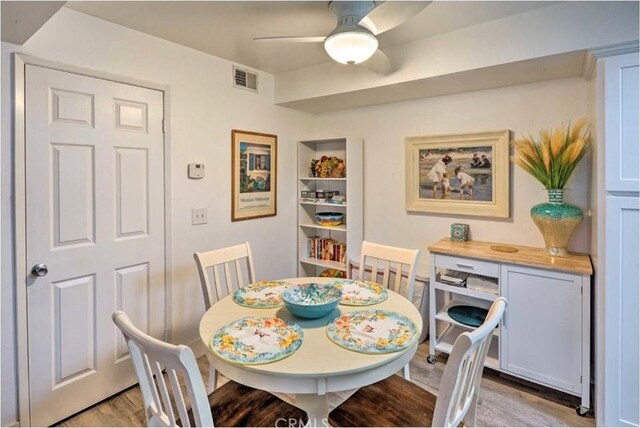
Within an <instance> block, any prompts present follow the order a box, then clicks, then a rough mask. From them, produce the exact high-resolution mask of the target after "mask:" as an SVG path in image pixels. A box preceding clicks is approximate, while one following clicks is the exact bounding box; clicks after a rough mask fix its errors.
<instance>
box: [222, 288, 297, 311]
mask: <svg viewBox="0 0 640 428" xmlns="http://www.w3.org/2000/svg"><path fill="white" fill-rule="evenodd" d="M288 285H289V283H288V282H285V281H260V282H254V283H251V284H249V285H245V286H244V287H242V288H240V289H239V290H238V291H236V292H235V293H234V294H233V301H234V302H236V303H237V304H239V305H240V306H246V307H248V308H257V309H268V308H277V307H278V306H282V305H283V302H282V297H281V295H282V292H283V291H284V289H285V288H286V287H287V286H288Z"/></svg>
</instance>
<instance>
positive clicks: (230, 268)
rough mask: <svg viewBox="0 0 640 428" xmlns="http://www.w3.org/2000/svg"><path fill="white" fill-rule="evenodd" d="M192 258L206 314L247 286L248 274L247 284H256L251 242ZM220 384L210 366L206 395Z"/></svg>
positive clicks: (199, 254) (194, 255) (203, 253)
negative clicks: (196, 270) (194, 262)
mask: <svg viewBox="0 0 640 428" xmlns="http://www.w3.org/2000/svg"><path fill="white" fill-rule="evenodd" d="M193 258H194V259H195V261H196V265H197V266H198V273H199V274H200V284H201V285H202V295H203V297H204V309H205V311H206V310H208V309H209V308H210V307H211V306H212V305H213V304H214V303H216V302H217V301H218V300H220V299H222V298H223V297H224V296H227V295H229V294H233V293H234V292H235V291H236V290H238V288H241V287H243V286H245V285H246V284H245V281H244V278H245V272H246V275H247V279H248V281H249V282H248V284H251V283H252V282H254V270H253V256H252V255H251V246H250V245H249V243H248V242H245V243H243V244H238V245H234V246H232V247H226V248H220V249H217V250H211V251H205V252H201V253H194V254H193ZM243 265H244V266H243ZM217 385H218V372H217V371H216V369H215V368H214V367H213V365H211V364H210V365H209V382H208V386H207V393H209V394H210V393H211V392H213V391H214V390H215V389H216V387H217Z"/></svg>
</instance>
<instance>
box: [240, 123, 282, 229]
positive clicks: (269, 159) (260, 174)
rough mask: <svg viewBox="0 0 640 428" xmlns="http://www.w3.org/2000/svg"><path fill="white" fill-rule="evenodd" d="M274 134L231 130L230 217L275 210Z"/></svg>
mask: <svg viewBox="0 0 640 428" xmlns="http://www.w3.org/2000/svg"><path fill="white" fill-rule="evenodd" d="M277 152H278V136H276V135H271V134H262V133H258V132H249V131H239V130H237V129H234V130H232V131H231V221H240V220H249V219H253V218H261V217H271V216H275V215H276V213H277V202H278V201H277V187H276V178H277Z"/></svg>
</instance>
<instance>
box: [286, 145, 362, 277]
mask: <svg viewBox="0 0 640 428" xmlns="http://www.w3.org/2000/svg"><path fill="white" fill-rule="evenodd" d="M323 156H327V157H331V156H336V157H338V158H340V159H341V160H343V162H344V174H343V175H344V176H342V177H319V176H314V174H313V172H312V167H311V163H312V160H313V159H321V158H322V157H323ZM297 162H298V193H297V198H298V204H297V208H296V209H297V210H298V275H299V276H318V275H320V273H321V272H322V271H324V270H325V269H337V270H341V271H344V272H345V274H346V271H347V261H348V260H349V259H350V258H355V257H357V255H358V254H360V247H361V246H362V239H363V228H364V226H363V214H362V212H363V190H364V189H363V142H362V140H361V139H356V138H346V137H344V138H332V139H323V140H306V141H299V142H298V158H297ZM321 192H324V193H326V195H325V194H323V193H321ZM336 193H337V195H338V196H340V197H337V198H334V197H333V196H335V194H336ZM316 196H318V197H316ZM342 199H344V200H342ZM319 212H337V213H342V214H343V215H344V219H343V223H342V224H340V225H337V226H324V225H320V224H318V223H317V222H316V219H315V214H316V213H319ZM323 244H324V251H322V250H323V248H322V245H323ZM318 250H320V251H318Z"/></svg>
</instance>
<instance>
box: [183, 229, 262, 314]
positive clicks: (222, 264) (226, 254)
mask: <svg viewBox="0 0 640 428" xmlns="http://www.w3.org/2000/svg"><path fill="white" fill-rule="evenodd" d="M193 258H194V259H195V261H196V265H197V266H198V273H199V274H200V283H201V285H202V294H203V296H204V306H205V310H207V309H209V308H210V307H211V305H213V304H214V303H216V302H217V301H218V300H220V299H222V298H223V297H224V296H227V295H229V294H233V293H234V292H235V291H236V290H237V289H239V288H241V287H243V286H245V285H246V284H247V282H245V275H244V273H245V270H246V274H247V275H246V278H247V279H248V283H249V284H250V283H252V282H254V281H255V279H254V269H253V256H252V255H251V246H250V245H249V243H248V242H245V243H243V244H239V245H234V246H232V247H227V248H220V249H218V250H211V251H205V252H200V253H195V254H194V255H193ZM243 264H244V268H243Z"/></svg>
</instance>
